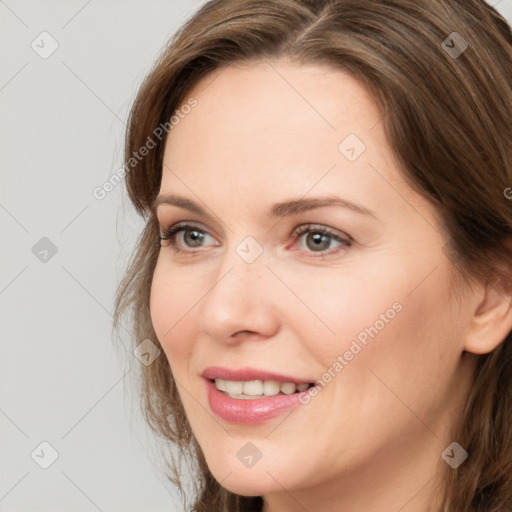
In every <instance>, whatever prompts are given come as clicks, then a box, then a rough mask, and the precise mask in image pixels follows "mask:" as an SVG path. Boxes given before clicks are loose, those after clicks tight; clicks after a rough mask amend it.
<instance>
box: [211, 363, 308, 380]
mask: <svg viewBox="0 0 512 512" xmlns="http://www.w3.org/2000/svg"><path fill="white" fill-rule="evenodd" d="M201 376H202V377H204V378H205V379H210V380H213V379H224V380H235V381H241V380H277V381H278V382H294V383H295V384H310V383H312V382H314V381H315V379H311V380H305V379H299V378H297V377H292V376H291V375H281V374H279V373H273V372H266V371H263V370H256V369H255V368H248V367H247V368H240V369H232V368H223V367H221V366H210V367H208V368H206V369H205V370H204V372H203V373H202V374H201Z"/></svg>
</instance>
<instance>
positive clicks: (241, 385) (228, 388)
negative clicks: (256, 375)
mask: <svg viewBox="0 0 512 512" xmlns="http://www.w3.org/2000/svg"><path fill="white" fill-rule="evenodd" d="M215 386H216V388H217V389H218V390H219V391H224V392H225V393H227V394H228V395H229V396H230V397H232V398H240V399H243V400H244V399H245V400H250V399H251V398H260V397H262V396H275V395H278V394H279V393H283V394H285V395H291V394H292V393H295V392H297V391H298V392H301V391H306V389H308V388H309V384H295V383H294V382H284V383H281V382H278V381H276V380H263V381H262V380H249V381H244V382H242V381H233V380H224V379H215Z"/></svg>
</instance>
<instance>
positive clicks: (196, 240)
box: [185, 231, 204, 247]
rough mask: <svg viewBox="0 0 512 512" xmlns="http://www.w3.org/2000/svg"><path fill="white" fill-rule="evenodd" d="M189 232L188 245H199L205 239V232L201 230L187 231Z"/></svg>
mask: <svg viewBox="0 0 512 512" xmlns="http://www.w3.org/2000/svg"><path fill="white" fill-rule="evenodd" d="M187 233H188V236H186V237H185V238H186V239H187V240H186V242H187V245H189V246H190V247H199V246H200V245H201V242H202V240H203V236H204V235H203V233H200V232H199V231H187Z"/></svg>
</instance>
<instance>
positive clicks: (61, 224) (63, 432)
mask: <svg viewBox="0 0 512 512" xmlns="http://www.w3.org/2000/svg"><path fill="white" fill-rule="evenodd" d="M203 3H204V0H150V1H142V0H139V1H133V0H132V1H127V0H125V1H121V0H89V1H86V0H80V1H75V0H72V1H70V0H66V1H64V0H61V1H55V0H53V1H44V0H37V1H36V0H33V1H29V0H5V1H2V0H0V16H1V18H0V25H1V26H0V37H1V41H2V45H1V59H2V60H1V62H2V66H1V70H0V73H1V75H0V101H1V104H2V109H1V116H0V127H1V130H2V148H1V153H0V154H1V164H2V174H1V180H2V181H1V188H0V191H1V195H0V223H1V230H2V245H1V253H0V254H1V258H2V259H1V267H0V268H1V276H0V304H1V324H0V325H1V334H2V337H1V341H2V346H1V351H2V352H1V358H0V365H1V366H0V375H1V395H0V399H1V401H0V429H1V430H0V432H1V457H0V470H1V473H0V476H1V478H0V510H1V511H9V512H14V511H16V512H18V511H23V512H28V511H51V512H60V511H66V512H69V511H98V510H99V511H103V512H106V511H123V512H128V511H145V512H148V511H174V510H176V511H179V510H182V505H181V502H180V500H179V499H178V497H177V495H176V493H175V491H174V490H173V489H172V487H171V486H170V485H169V484H167V483H166V482H165V479H164V478H163V477H162V476H161V474H160V473H159V471H158V464H157V463H158V455H157V452H156V451H155V450H152V446H153V444H152V440H151V439H152V438H151V435H150V434H148V432H147V430H146V429H145V427H144V424H143V423H142V420H141V419H140V417H139V416H138V415H137V409H136V407H134V406H133V398H132V395H131V393H130V390H129V388H130V387H131V384H130V374H129V373H127V372H128V370H129V366H127V365H126V363H123V358H122V357H120V356H119V355H118V354H117V353H116V351H115V349H114V347H113V344H112V341H111V335H110V329H111V320H112V318H111V312H112V305H113V300H114V293H115V288H116V284H117V282H118V280H119V278H120V276H121V273H122V270H123V268H124V266H125V264H126V262H127V259H128V256H129V255H130V253H131V250H132V248H133V245H134V242H135V239H136V236H137V234H138V232H139V230H140V229H141V227H142V223H141V221H140V220H139V219H138V217H136V215H135V214H134V213H133V212H132V210H131V208H130V205H129V203H128V200H127V199H126V196H125V193H124V190H123V187H122V185H120V186H118V187H116V188H115V189H114V190H113V191H112V192H110V193H109V194H107V196H106V197H105V198H104V199H103V200H98V199H96V198H95V197H94V196H93V194H92V191H93V189H94V188H95V187H98V186H101V185H102V184H103V183H104V182H105V181H106V180H107V179H108V177H109V175H111V174H112V173H114V172H115V171H116V170H117V169H118V168H119V167H120V166H121V165H122V159H121V156H122V147H123V131H124V123H125V122H126V117H127V113H128V110H129V108H130V104H131V102H132V100H133V98H134V94H135V93H136V90H137V87H138V85H139V84H140V82H141V80H142V78H143V77H144V75H145V73H146V72H147V71H148V69H149V67H150V66H151V64H152V62H153V60H154V58H155V57H156V56H157V54H158V53H159V51H160V50H161V48H162V47H163V45H164V44H165V43H166V41H167V40H168V38H169V37H170V36H171V35H172V34H173V33H174V31H175V30H176V29H177V28H178V27H179V26H180V25H181V24H182V23H183V21H184V20H185V19H187V18H188V17H189V16H190V15H191V14H192V12H193V11H194V10H196V9H197V7H199V6H200V5H202V4H203ZM491 3H492V4H493V5H497V7H498V9H499V10H500V11H501V12H502V13H503V14H504V15H505V16H506V17H507V19H508V20H509V21H512V0H494V1H492V2H491ZM44 31H46V32H48V33H49V34H50V36H40V34H41V33H42V32H44ZM33 41H34V43H33V44H34V46H35V48H36V49H37V51H36V50H35V49H33V48H32V46H31V45H32V42H33ZM54 41H56V42H54ZM52 44H53V45H56V44H58V48H57V49H56V50H55V52H54V53H52V54H51V55H49V56H47V55H46V54H45V52H49V51H50V50H51V49H52ZM41 55H42V56H41ZM43 56H44V57H47V58H43ZM123 198H124V199H123ZM43 238H46V239H48V240H41V239H43ZM55 250H56V251H57V252H56V253H55V254H53V252H55ZM44 251H48V252H44ZM132 357H133V356H132ZM42 442H47V443H49V444H50V445H51V446H53V448H54V449H55V450H56V451H57V453H58V458H57V459H56V460H55V462H53V463H52V464H51V465H50V466H49V467H48V468H47V469H43V468H42V467H40V465H41V464H43V465H44V464H47V463H49V462H51V449H49V448H48V447H47V446H45V445H42V446H41V443H42Z"/></svg>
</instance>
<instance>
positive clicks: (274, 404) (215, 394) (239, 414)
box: [206, 380, 307, 425]
mask: <svg viewBox="0 0 512 512" xmlns="http://www.w3.org/2000/svg"><path fill="white" fill-rule="evenodd" d="M206 385H207V388H208V402H209V403H210V407H211V409H212V411H213V412H214V413H215V414H216V415H217V416H219V417H220V418H222V419H223V420H225V421H229V422H231V423H241V424H245V425H255V424H258V423H264V422H265V421H268V420H270V419H272V418H275V417H277V416H279V415H280V414H282V413H284V412H285V411H288V410H290V409H293V408H294V407H297V406H299V405H302V403H301V402H300V400H299V397H300V396H301V395H302V394H304V395H305V394H307V391H303V392H301V393H293V394H291V395H275V396H267V397H265V398H254V399H248V400H244V399H238V398H231V397H229V396H228V395H226V394H224V392H222V391H219V390H218V389H217V388H216V387H215V383H214V382H212V381H211V380H206Z"/></svg>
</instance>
